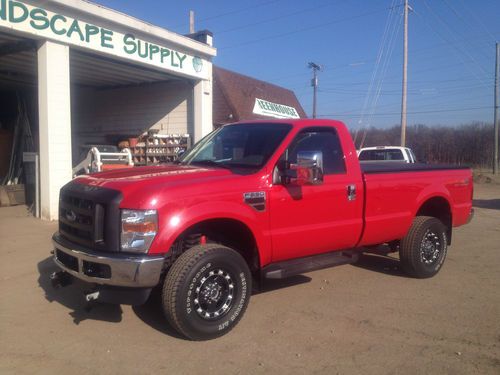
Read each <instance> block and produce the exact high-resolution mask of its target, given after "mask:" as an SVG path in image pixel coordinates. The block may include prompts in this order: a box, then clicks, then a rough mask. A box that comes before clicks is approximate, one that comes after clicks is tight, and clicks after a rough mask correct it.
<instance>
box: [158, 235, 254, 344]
mask: <svg viewBox="0 0 500 375" xmlns="http://www.w3.org/2000/svg"><path fill="white" fill-rule="evenodd" d="M251 291H252V278H251V274H250V270H249V269H248V266H247V264H246V262H245V260H244V259H243V257H242V256H241V255H240V254H238V253H237V252H236V251H234V250H232V249H230V248H228V247H225V246H222V245H218V244H207V245H198V246H194V247H192V248H190V249H189V250H187V251H186V252H184V253H183V254H182V255H181V256H180V257H179V258H178V259H177V260H176V261H175V263H174V264H173V266H172V268H171V269H170V270H169V272H168V274H167V276H166V278H165V281H164V283H163V292H162V305H163V312H164V314H165V316H166V318H167V320H168V322H169V323H170V324H171V326H172V327H173V328H175V329H176V330H177V331H178V332H179V333H180V334H182V335H184V336H186V337H187V338H189V339H191V340H210V339H213V338H216V337H219V336H222V335H224V334H226V333H228V332H229V331H230V330H231V329H233V328H234V326H235V325H236V324H237V323H238V322H239V321H240V319H241V317H242V316H243V314H244V313H245V310H246V308H247V306H248V301H249V300H250V293H251Z"/></svg>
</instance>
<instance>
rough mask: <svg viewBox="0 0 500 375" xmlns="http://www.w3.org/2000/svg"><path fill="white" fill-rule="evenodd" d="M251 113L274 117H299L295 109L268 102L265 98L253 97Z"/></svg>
mask: <svg viewBox="0 0 500 375" xmlns="http://www.w3.org/2000/svg"><path fill="white" fill-rule="evenodd" d="M253 113H255V114H257V115H262V116H270V117H275V118H300V116H299V114H298V113H297V110H296V109H295V108H293V107H289V106H287V105H283V104H277V103H272V102H268V101H267V100H263V99H259V98H255V105H254V106H253Z"/></svg>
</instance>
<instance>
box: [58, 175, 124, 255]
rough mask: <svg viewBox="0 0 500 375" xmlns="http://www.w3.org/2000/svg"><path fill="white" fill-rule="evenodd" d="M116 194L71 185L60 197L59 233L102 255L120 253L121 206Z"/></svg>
mask: <svg viewBox="0 0 500 375" xmlns="http://www.w3.org/2000/svg"><path fill="white" fill-rule="evenodd" d="M122 199H123V196H122V195H121V193H120V192H119V191H117V190H112V189H107V188H103V187H98V186H89V185H84V184H80V183H77V182H74V181H72V182H70V183H68V184H67V185H65V186H63V188H62V189H61V193H60V197H59V233H60V234H61V236H62V237H64V238H66V239H67V240H69V241H71V242H73V243H75V244H78V245H83V246H84V247H85V248H89V249H92V250H99V251H110V252H116V251H120V208H119V207H120V202H121V200H122Z"/></svg>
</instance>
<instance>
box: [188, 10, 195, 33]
mask: <svg viewBox="0 0 500 375" xmlns="http://www.w3.org/2000/svg"><path fill="white" fill-rule="evenodd" d="M189 34H194V10H190V11H189Z"/></svg>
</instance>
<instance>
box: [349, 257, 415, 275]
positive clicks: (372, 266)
mask: <svg viewBox="0 0 500 375" xmlns="http://www.w3.org/2000/svg"><path fill="white" fill-rule="evenodd" d="M352 265H353V266H354V267H359V268H363V269H365V270H370V271H375V272H379V273H383V274H386V275H392V276H399V277H405V278H407V277H408V275H406V274H405V273H404V272H403V270H402V269H401V267H400V264H399V259H397V258H393V257H391V256H388V255H381V254H372V253H363V254H362V255H361V256H360V257H359V260H358V262H356V263H353V264H352Z"/></svg>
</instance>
